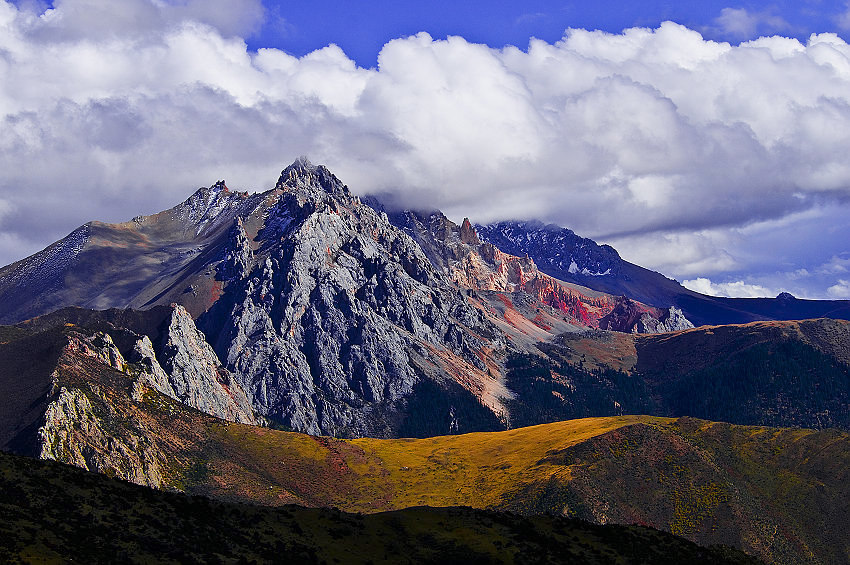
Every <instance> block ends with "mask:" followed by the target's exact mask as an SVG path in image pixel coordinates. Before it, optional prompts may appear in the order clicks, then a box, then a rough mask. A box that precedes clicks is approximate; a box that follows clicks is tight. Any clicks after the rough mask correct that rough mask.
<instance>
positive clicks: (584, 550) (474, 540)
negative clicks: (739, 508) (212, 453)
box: [0, 453, 758, 565]
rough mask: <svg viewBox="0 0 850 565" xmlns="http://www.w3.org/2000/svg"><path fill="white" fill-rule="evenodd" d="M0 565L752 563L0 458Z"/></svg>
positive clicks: (638, 532) (605, 536)
mask: <svg viewBox="0 0 850 565" xmlns="http://www.w3.org/2000/svg"><path fill="white" fill-rule="evenodd" d="M0 516H2V518H0V561H2V562H4V563H20V562H23V563H31V562H60V561H71V560H74V561H82V562H87V563H95V562H122V563H133V562H136V563H140V562H152V561H156V562H158V563H188V562H205V563H210V562H216V563H280V562H281V561H282V560H286V561H290V562H298V563H314V562H315V563H333V562H337V563H471V562H474V563H528V562H535V563H587V564H596V563H599V564H602V563H654V564H665V563H670V564H678V563H692V564H694V565H697V564H706V565H709V564H711V565H714V564H730V565H731V564H753V565H755V564H757V563H758V561H757V560H756V559H753V558H752V557H749V556H747V555H745V554H743V553H741V552H738V551H735V550H732V549H729V548H717V547H714V548H703V547H699V546H697V545H695V544H693V543H691V542H689V541H687V540H684V539H682V538H680V537H676V536H672V535H670V534H666V533H664V532H659V531H658V530H654V529H651V528H646V527H641V526H616V525H609V526H597V525H593V524H589V523H586V522H582V521H579V520H570V519H565V518H558V517H551V516H535V517H522V516H518V515H516V514H511V513H503V512H489V511H482V510H475V509H472V508H424V507H423V508H409V509H406V510H400V511H395V512H387V513H383V514H373V515H366V516H363V515H354V514H345V513H342V512H339V511H337V510H331V509H308V508H303V507H299V506H284V507H277V508H269V507H261V506H250V505H242V504H232V503H223V502H216V501H213V500H210V499H208V498H204V497H189V496H186V495H181V494H174V493H166V492H159V491H154V490H150V489H146V488H143V487H139V486H136V485H132V484H129V483H125V482H122V481H118V480H115V479H109V478H106V477H103V476H100V475H96V474H93V473H87V472H84V471H80V470H78V469H75V468H72V467H68V466H66V465H60V464H57V463H53V462H42V461H35V460H31V459H26V458H23V457H18V456H14V455H9V454H6V453H0Z"/></svg>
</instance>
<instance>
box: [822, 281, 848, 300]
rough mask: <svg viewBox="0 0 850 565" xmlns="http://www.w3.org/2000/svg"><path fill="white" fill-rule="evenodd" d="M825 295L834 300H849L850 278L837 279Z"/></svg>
mask: <svg viewBox="0 0 850 565" xmlns="http://www.w3.org/2000/svg"><path fill="white" fill-rule="evenodd" d="M826 292H827V295H828V296H829V297H830V298H834V299H836V300H850V280H845V279H839V280H838V282H837V283H836V284H834V285H832V286H831V287H829V288H828V289H826Z"/></svg>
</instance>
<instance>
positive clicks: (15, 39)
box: [0, 0, 850, 295]
mask: <svg viewBox="0 0 850 565" xmlns="http://www.w3.org/2000/svg"><path fill="white" fill-rule="evenodd" d="M724 14H725V16H724V15H721V17H723V18H725V19H723V20H721V21H720V22H719V23H721V24H723V25H726V26H731V25H745V24H746V25H749V24H747V22H748V21H749V20H745V19H742V17H743V15H742V14H739V13H735V12H724ZM263 17H264V10H263V6H262V4H261V3H260V2H259V1H256V0H255V1H248V2H243V3H235V2H227V1H225V0H217V1H215V2H196V1H194V0H190V1H184V2H178V3H173V2H172V3H164V2H161V1H159V0H127V1H124V2H120V3H116V2H108V1H103V0H64V1H61V2H60V1H56V2H55V5H54V8H53V9H52V10H48V11H45V12H42V11H40V10H38V9H29V8H23V7H22V8H18V7H16V6H15V5H13V4H11V3H9V2H6V1H4V0H0V131H2V132H3V135H2V136H0V263H3V264H5V263H8V262H10V261H13V260H16V259H18V258H21V257H23V256H25V255H27V254H29V253H32V252H34V251H36V250H37V249H40V248H41V247H43V246H44V245H46V244H47V243H49V242H50V241H53V240H55V239H57V238H58V237H62V236H63V235H65V234H66V233H67V232H69V231H71V230H72V229H73V228H74V227H76V226H77V225H79V224H80V223H83V222H85V221H88V220H91V219H100V220H105V221H118V220H126V219H128V218H130V217H131V216H134V215H136V214H139V213H150V212H154V211H157V210H160V209H163V208H165V207H169V206H171V205H173V204H175V203H176V202H177V201H179V200H181V199H183V198H185V197H186V196H188V194H189V193H190V192H191V191H192V190H194V189H195V188H196V187H197V186H199V185H201V184H205V185H208V184H211V183H212V182H214V181H216V180H218V179H220V178H225V179H226V180H227V181H228V183H229V185H231V186H232V187H234V188H239V189H246V190H262V189H266V188H269V187H270V186H271V185H272V183H273V182H274V181H275V180H276V176H277V173H278V172H279V171H280V169H281V168H282V167H283V166H285V165H286V164H288V162H290V161H291V160H292V159H294V157H295V156H297V155H300V154H307V155H309V156H310V157H311V159H312V160H313V161H315V162H322V163H326V164H327V165H328V166H329V167H331V169H332V170H333V171H334V172H336V173H337V174H338V175H339V176H340V177H341V178H342V179H343V180H344V181H345V182H347V183H348V184H349V185H350V186H351V188H352V189H353V190H354V191H355V192H358V193H378V194H392V195H393V197H394V198H396V199H397V200H398V201H399V202H401V203H403V204H405V205H408V206H421V207H438V208H441V209H443V210H444V211H446V212H447V214H449V215H450V217H455V218H459V217H462V216H470V217H472V218H473V219H475V220H477V221H481V222H486V221H490V220H498V219H508V218H518V219H519V218H538V219H541V220H544V221H551V222H555V223H558V224H561V225H564V226H568V227H570V228H572V229H574V230H575V231H576V232H578V233H580V234H582V235H586V236H590V237H594V238H597V239H599V240H602V241H606V242H609V243H612V244H613V245H614V246H615V247H617V248H618V249H619V250H620V251H621V253H622V254H623V255H624V256H625V257H626V258H628V259H629V260H632V261H635V262H638V263H640V264H643V265H645V266H648V267H651V268H657V269H661V270H662V271H663V272H665V273H666V274H669V275H673V276H677V277H698V276H708V275H714V274H718V273H720V274H723V273H731V275H730V276H734V275H735V272H736V271H737V272H742V271H746V270H747V269H755V268H759V269H766V268H770V269H774V270H775V269H780V270H782V269H784V270H783V271H782V272H783V273H786V274H787V273H793V272H797V271H800V269H801V268H806V269H810V270H811V271H812V272H814V269H815V267H816V266H817V264H820V263H822V262H825V261H826V260H827V259H828V258H829V257H830V256H833V255H838V254H840V253H842V252H844V251H846V250H847V249H846V246H844V243H843V241H847V238H845V237H844V236H845V235H850V226H847V224H846V222H845V223H844V224H841V223H840V221H839V222H838V223H834V224H832V229H833V231H832V233H831V236H830V237H829V238H827V237H826V236H824V237H823V238H822V239H820V240H817V241H809V242H808V247H810V248H811V247H813V246H814V247H816V248H817V252H815V253H812V252H809V253H806V252H805V247H806V246H805V245H802V244H801V245H797V244H794V245H787V244H788V242H787V241H786V240H787V236H783V235H782V234H787V233H789V230H791V231H793V232H794V233H809V232H811V234H812V235H811V237H813V238H817V237H818V236H817V234H818V233H819V231H821V232H822V231H824V229H825V228H824V221H825V218H833V219H835V218H842V217H845V218H846V217H848V215H847V206H848V202H850V161H848V160H847V159H846V148H847V147H848V146H850V46H848V45H847V44H846V43H845V42H844V41H843V40H841V39H840V38H839V37H838V36H836V35H834V34H821V35H813V36H812V37H811V38H810V39H809V40H808V42H807V43H806V44H802V43H800V42H799V41H797V40H796V39H789V38H783V37H779V36H775V37H767V38H761V39H758V40H755V41H749V42H745V43H741V44H740V45H735V46H733V45H730V44H727V43H717V42H712V41H707V40H705V39H704V38H703V37H702V36H701V35H700V34H699V33H698V32H696V31H693V30H691V29H688V28H686V27H683V26H681V25H677V24H675V23H671V22H666V23H664V24H662V25H661V26H660V27H659V28H658V29H643V28H634V29H628V30H625V31H624V32H623V33H621V34H613V35H612V34H608V33H603V32H593V31H586V30H581V29H570V30H567V31H566V32H565V34H564V37H563V39H562V40H561V41H559V42H557V43H555V44H549V43H546V42H543V41H539V40H531V42H530V43H529V45H528V46H527V47H524V48H523V49H519V48H516V47H506V48H503V49H493V48H491V47H488V46H485V45H480V44H474V43H470V42H468V41H466V40H464V39H463V38H460V37H450V38H448V39H447V40H442V41H437V40H434V39H432V38H431V37H430V36H428V35H427V34H425V33H420V34H418V35H415V36H411V37H405V38H399V39H396V40H393V41H390V42H389V43H387V44H386V45H385V46H384V48H383V49H382V51H381V53H380V55H379V58H378V67H377V68H376V69H363V68H359V67H357V66H356V65H355V63H354V62H353V61H352V60H351V59H349V58H348V57H347V56H346V54H345V53H344V52H342V50H340V49H339V48H337V47H336V46H333V45H331V46H328V47H326V48H324V49H321V50H318V51H315V52H313V53H310V54H308V55H306V56H304V57H301V58H295V57H292V56H290V55H288V54H286V53H284V52H282V51H280V50H275V49H260V50H258V51H256V52H252V51H249V50H248V49H247V47H246V45H245V42H244V40H243V39H242V37H244V36H246V35H247V34H250V33H251V32H252V30H254V29H256V28H257V27H258V26H260V25H261V24H262V21H263ZM736 18H737V19H736ZM774 24H775V25H780V22H774ZM751 241H755V242H756V243H750V242H751ZM842 246H844V247H843V248H842ZM798 247H800V249H798ZM778 250H781V256H780V257H779V259H780V261H779V264H777V265H775V266H773V267H767V265H769V264H770V263H771V262H776V260H777V256H776V253H777V252H778ZM818 254H820V255H818ZM809 263H811V264H809ZM796 280H798V281H802V282H799V285H800V288H803V287H804V286H805V285H806V284H807V283H806V282H805V277H799V276H798V277H797V279H796ZM842 280H843V281H844V282H845V283H846V277H844V279H842ZM733 282H734V281H733ZM818 284H820V285H821V286H820V287H819V288H820V290H811V293H814V294H817V293H818V292H820V294H822V295H826V293H827V290H826V289H827V288H828V287H829V286H830V285H831V286H834V287H835V289H833V288H830V289H829V291H828V292H829V293H830V295H833V294H834V293H840V292H842V290H841V289H842V287H841V284H842V283H841V282H839V279H837V278H834V277H833V278H832V279H829V280H827V279H823V280H821V279H818ZM767 286H769V287H772V286H774V285H767Z"/></svg>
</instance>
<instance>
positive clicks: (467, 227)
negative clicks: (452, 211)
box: [460, 218, 481, 245]
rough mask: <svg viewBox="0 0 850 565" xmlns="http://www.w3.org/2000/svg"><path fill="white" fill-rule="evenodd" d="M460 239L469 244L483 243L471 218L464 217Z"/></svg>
mask: <svg viewBox="0 0 850 565" xmlns="http://www.w3.org/2000/svg"><path fill="white" fill-rule="evenodd" d="M460 240H461V242H463V243H465V244H467V245H481V241H480V240H479V239H478V234H477V233H475V228H473V227H472V224H471V223H470V222H469V218H464V219H463V223H462V224H461V226H460Z"/></svg>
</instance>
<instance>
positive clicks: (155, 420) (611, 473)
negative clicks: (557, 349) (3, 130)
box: [0, 325, 850, 563]
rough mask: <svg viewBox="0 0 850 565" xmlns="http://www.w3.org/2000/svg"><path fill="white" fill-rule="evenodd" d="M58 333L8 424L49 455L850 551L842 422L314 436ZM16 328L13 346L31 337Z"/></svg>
mask: <svg viewBox="0 0 850 565" xmlns="http://www.w3.org/2000/svg"><path fill="white" fill-rule="evenodd" d="M46 331H47V332H48V333H49V335H52V336H53V339H54V341H55V343H56V344H57V346H61V347H60V353H59V355H58V361H57V365H56V367H55V369H54V370H53V371H52V373H50V374H49V375H48V378H47V379H46V386H48V387H49V392H48V394H49V395H48V396H47V398H46V399H45V401H46V406H44V408H43V410H44V412H43V417H42V418H41V419H36V420H35V421H34V424H35V426H33V425H32V422H31V425H29V426H23V427H25V428H28V429H29V430H31V431H32V432H33V433H28V434H15V433H9V430H8V429H3V430H0V432H2V434H3V437H17V439H18V441H17V442H14V445H12V446H11V447H13V448H15V449H16V450H17V451H20V452H25V453H31V454H35V455H37V456H39V457H41V458H46V459H54V460H58V461H63V462H68V463H73V464H75V465H77V466H80V467H83V468H86V469H89V470H96V471H98V472H100V473H103V474H106V475H110V476H116V477H121V478H125V479H128V480H131V481H133V482H136V483H139V484H144V485H150V486H155V487H159V488H166V489H177V490H182V491H184V492H187V493H192V494H203V495H207V496H212V497H215V498H219V499H224V500H229V501H234V502H236V501H239V502H255V503H262V504H268V505H280V504H290V503H296V504H301V505H306V506H316V507H325V506H333V507H337V508H340V509H342V510H346V511H351V512H365V513H374V512H380V511H386V510H396V509H403V508H409V507H412V506H420V505H429V506H458V505H463V506H474V507H478V508H487V509H495V510H511V511H514V512H518V513H521V514H524V515H537V514H556V515H561V514H563V515H566V516H571V517H579V518H583V519H586V520H589V521H592V522H597V523H623V524H631V523H640V524H646V525H649V526H652V527H656V528H658V529H661V530H666V531H669V532H672V533H676V534H679V535H682V536H684V537H686V538H688V539H690V540H692V541H695V542H697V543H700V544H703V545H711V544H716V543H720V544H724V545H730V546H734V547H738V548H742V549H744V550H745V551H747V552H750V553H753V554H755V555H759V556H761V557H762V558H764V559H766V560H768V561H774V562H778V563H801V562H813V563H836V562H842V561H846V560H847V559H848V557H850V532H848V530H847V529H846V527H844V524H845V517H846V515H847V514H848V512H850V495H848V490H847V489H848V486H847V485H848V484H850V474H848V473H850V436H848V434H847V433H845V432H839V431H835V430H832V431H822V432H816V431H810V430H782V429H775V428H758V427H755V428H753V427H740V426H731V425H729V424H713V423H710V422H705V421H698V420H691V419H680V420H671V419H663V418H652V417H647V416H622V417H611V418H589V419H583V420H574V421H569V422H560V423H553V424H547V425H542V426H534V427H528V428H521V429H516V430H510V431H505V432H492V433H478V434H465V435H456V436H445V437H435V438H428V439H418V440H413V439H398V440H379V439H367V438H362V439H355V440H339V439H333V438H328V437H314V436H308V435H303V434H298V433H293V432H282V431H276V430H270V429H268V428H261V427H256V426H250V425H245V424H239V423H229V422H225V421H223V420H218V419H215V418H213V417H211V416H209V415H207V414H204V413H202V412H199V411H197V410H194V409H191V408H189V407H187V406H186V405H184V404H182V403H180V402H178V401H177V400H175V399H174V398H171V397H169V396H165V395H163V394H161V393H160V392H158V391H157V390H156V389H155V388H153V387H152V386H151V383H150V382H149V381H148V380H147V378H146V377H145V376H144V374H145V370H144V365H143V364H134V363H125V364H124V365H119V364H116V363H114V361H115V359H116V358H117V356H116V355H115V351H114V349H113V347H114V346H110V345H109V343H110V342H109V341H108V340H106V338H105V337H104V336H103V334H100V333H98V332H94V333H90V332H89V331H88V330H86V329H85V328H83V327H81V326H77V325H70V326H62V327H61V328H56V329H52V330H46ZM4 333H5V334H10V333H11V334H14V332H9V331H4ZM36 335H39V336H41V339H45V337H46V336H45V333H44V332H42V333H39V334H36ZM14 337H15V336H14V335H10V336H8V337H7V338H10V339H11V338H14ZM30 337H32V336H30ZM17 338H18V339H16V340H15V341H11V342H10V343H8V344H6V345H7V346H8V345H12V344H14V343H18V342H21V341H23V340H26V339H27V337H21V336H17ZM62 344H64V345H62ZM119 367H120V368H119ZM4 422H6V424H7V425H8V426H10V427H11V428H12V430H13V431H14V430H19V429H21V427H22V423H20V422H19V423H15V422H14V421H13V419H12V418H7V419H5V420H4ZM34 428H35V429H34ZM25 440H28V441H29V442H30V443H29V445H27V444H26V443H25ZM8 447H9V446H7V447H6V448H8Z"/></svg>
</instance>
